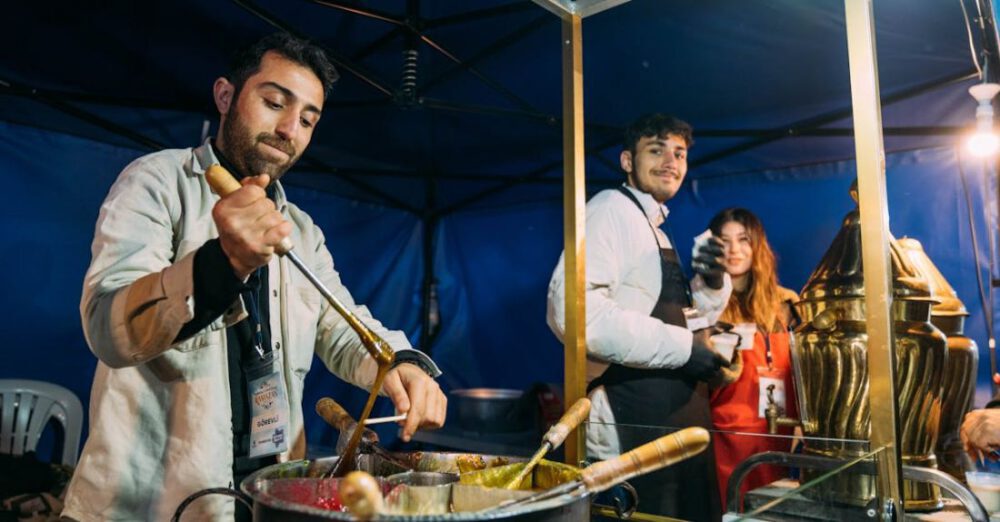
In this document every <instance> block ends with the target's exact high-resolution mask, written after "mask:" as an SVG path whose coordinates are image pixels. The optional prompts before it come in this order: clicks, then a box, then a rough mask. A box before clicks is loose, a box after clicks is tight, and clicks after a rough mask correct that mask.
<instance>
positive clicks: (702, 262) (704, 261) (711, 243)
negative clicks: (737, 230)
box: [691, 236, 726, 290]
mask: <svg viewBox="0 0 1000 522" xmlns="http://www.w3.org/2000/svg"><path fill="white" fill-rule="evenodd" d="M723 256H724V251H723V248H722V241H719V238H717V237H715V236H708V237H707V238H705V239H704V240H698V241H695V244H694V249H693V250H692V252H691V269H692V270H694V271H695V273H698V274H701V278H702V279H704V280H705V284H706V285H708V287H709V288H711V289H713V290H718V289H720V288H722V284H723V277H724V274H725V273H726V268H725V266H723V264H722V263H723V260H724V257H723Z"/></svg>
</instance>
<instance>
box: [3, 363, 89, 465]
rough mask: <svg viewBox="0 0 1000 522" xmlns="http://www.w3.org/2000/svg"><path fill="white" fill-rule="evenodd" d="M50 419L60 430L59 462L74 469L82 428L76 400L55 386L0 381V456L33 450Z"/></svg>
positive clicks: (64, 389) (79, 407) (25, 381)
mask: <svg viewBox="0 0 1000 522" xmlns="http://www.w3.org/2000/svg"><path fill="white" fill-rule="evenodd" d="M51 418H55V419H56V420H58V421H59V423H60V424H62V428H63V441H62V443H63V448H62V463H63V464H65V465H67V466H75V465H76V459H77V456H78V454H79V451H80V450H79V448H80V434H81V432H82V429H83V405H82V404H80V399H77V398H76V395H74V394H73V392H71V391H69V390H67V389H66V388H63V387H62V386H59V385H57V384H52V383H48V382H42V381H29V380H21V379H0V453H6V454H9V455H23V454H24V453H25V452H28V451H34V450H35V447H36V446H37V445H38V439H39V438H41V436H42V431H43V430H44V429H45V426H46V425H47V424H48V423H49V419H51Z"/></svg>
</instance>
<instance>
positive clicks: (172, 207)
mask: <svg viewBox="0 0 1000 522" xmlns="http://www.w3.org/2000/svg"><path fill="white" fill-rule="evenodd" d="M336 78H337V73H336V71H335V70H334V68H333V66H332V65H331V64H330V62H329V61H328V60H327V58H326V56H325V55H324V53H323V51H322V50H321V49H319V48H318V47H316V46H314V45H312V44H310V43H308V42H305V41H303V40H300V39H298V38H295V37H293V36H290V35H288V34H276V35H271V36H269V37H266V38H264V39H262V40H261V41H259V42H258V43H257V44H255V45H254V46H252V47H250V48H248V49H246V50H244V51H242V52H241V53H240V54H238V55H237V56H236V59H235V60H234V62H233V65H232V67H231V69H230V71H229V73H227V74H226V76H224V77H221V78H218V79H217V80H216V81H215V84H214V87H213V95H214V100H215V104H216V107H217V108H218V110H219V113H220V115H221V116H220V129H219V132H218V135H217V136H216V137H215V138H213V139H210V140H207V141H206V142H205V143H203V144H202V145H201V146H199V147H196V148H189V149H176V150H165V151H160V152H156V153H154V154H150V155H147V156H144V157H142V158H139V159H138V160H136V161H134V162H133V163H132V164H131V165H129V166H128V167H126V169H125V170H124V171H123V172H122V173H121V175H120V176H119V177H118V180H117V181H116V182H115V184H114V185H113V186H112V187H111V190H110V192H109V194H108V196H107V198H106V199H105V201H104V204H103V205H102V207H101V212H100V217H99V218H98V222H97V226H96V231H95V235H94V242H93V246H92V254H93V258H92V261H91V265H90V268H89V270H88V271H87V275H86V278H85V281H84V288H83V297H82V299H81V303H80V312H81V315H82V318H83V327H84V333H85V335H86V338H87V342H88V344H89V345H90V348H91V350H92V351H93V352H94V354H95V355H97V357H98V359H99V360H100V361H99V363H98V366H97V372H96V374H95V376H94V385H93V389H92V395H91V404H90V414H91V425H90V436H89V438H88V440H87V442H86V445H85V447H84V450H83V454H82V456H81V457H80V461H79V466H78V467H77V469H76V473H75V474H74V476H73V480H72V482H71V484H70V486H69V490H68V494H67V498H66V507H65V510H64V512H63V515H64V516H66V517H69V518H72V519H76V520H81V521H90V520H129V521H135V520H169V519H170V518H171V516H172V515H173V513H174V511H175V509H176V508H177V507H178V505H179V504H180V503H181V502H182V501H183V500H184V499H185V498H186V497H188V496H189V495H192V494H193V493H195V492H198V491H200V490H203V489H206V488H214V487H226V486H230V487H232V486H235V487H238V485H239V481H240V480H241V479H242V478H243V477H245V476H247V475H248V474H250V473H252V472H253V471H255V470H257V469H260V468H262V467H264V466H267V465H269V464H271V463H274V462H277V461H286V460H292V459H300V458H303V457H304V455H305V447H306V446H305V434H304V431H303V414H302V405H301V402H302V386H303V381H304V379H305V376H306V373H307V371H308V370H309V367H310V366H311V364H312V359H313V354H316V355H317V356H319V358H320V359H321V360H322V361H323V363H324V364H325V365H326V366H327V368H329V369H330V370H331V371H332V372H334V373H335V374H337V375H338V376H340V377H341V378H343V379H344V380H346V381H348V382H351V383H354V384H356V385H358V386H361V387H369V386H371V385H372V384H373V380H374V377H375V370H376V364H375V362H374V360H373V359H372V358H371V357H370V356H369V355H368V353H367V351H366V350H365V348H364V347H363V345H362V343H361V341H360V339H359V338H358V336H357V335H356V334H355V333H354V331H353V330H351V328H350V327H349V325H348V324H347V322H346V321H344V320H343V319H342V318H341V317H340V316H339V315H338V314H337V313H336V311H334V310H333V309H332V308H331V307H330V305H329V304H328V303H327V302H326V301H325V300H324V299H323V298H322V297H321V295H320V293H319V292H318V291H317V290H316V288H315V287H313V286H312V285H311V283H310V282H309V281H308V280H307V279H306V278H305V276H303V274H301V273H300V272H299V271H297V270H296V269H295V268H294V267H293V266H291V264H290V263H289V262H288V261H287V260H286V259H283V258H279V257H278V256H275V255H274V253H275V247H276V246H277V245H278V244H279V243H280V242H281V241H282V240H283V239H284V238H291V240H292V243H293V244H294V245H295V251H296V252H297V253H298V255H299V256H300V257H301V258H302V259H303V261H304V262H305V264H306V265H308V267H309V268H310V269H311V270H312V271H313V272H314V273H316V274H317V276H318V277H319V279H320V280H322V281H323V282H324V283H325V285H326V286H327V287H328V288H330V289H331V291H332V292H333V293H334V294H335V295H336V296H337V297H338V298H339V299H340V301H342V302H343V303H344V304H345V306H347V307H348V308H349V309H351V310H352V311H353V312H354V313H355V314H356V315H357V316H358V317H359V318H360V319H361V321H362V322H364V323H365V324H366V325H368V326H369V327H370V328H371V329H372V330H373V331H375V333H377V334H378V335H380V336H381V337H383V338H384V339H385V340H386V341H387V342H388V343H389V344H390V345H391V346H392V347H393V348H394V349H395V351H396V357H395V361H396V362H395V366H394V367H393V368H392V369H391V371H389V373H388V374H387V376H386V378H385V381H384V384H383V386H382V390H381V391H382V392H383V393H385V394H386V395H388V396H389V398H390V399H391V400H392V401H393V403H394V405H395V407H396V409H397V410H399V411H400V412H406V413H407V414H408V416H407V419H406V420H405V422H404V423H403V424H402V430H403V435H402V437H403V439H404V440H408V439H409V438H410V437H411V436H412V435H413V433H414V431H415V430H416V429H418V428H421V427H439V426H441V425H442V424H443V422H444V418H445V408H446V398H445V396H444V394H442V393H441V390H440V388H439V387H438V385H437V383H436V382H435V381H434V377H436V376H438V375H439V374H440V371H439V370H438V369H437V367H436V366H435V365H434V363H433V362H432V361H431V360H430V359H429V358H427V357H426V356H425V355H423V354H422V353H420V352H418V351H416V350H413V349H412V348H411V347H410V345H409V343H408V342H407V340H406V337H405V335H404V334H403V333H402V332H399V331H389V330H388V329H386V328H385V327H384V326H382V325H381V324H380V323H379V322H378V321H376V320H375V319H374V318H372V316H371V314H370V313H369V312H368V310H367V309H366V308H365V307H363V306H360V305H357V304H355V303H354V301H353V299H352V298H351V295H350V294H349V293H348V291H347V289H346V288H345V287H344V286H343V284H342V283H341V282H340V278H339V276H338V274H337V272H336V271H335V270H334V268H333V260H332V258H331V256H330V253H329V251H328V250H327V248H326V246H325V241H324V238H323V233H322V232H321V231H320V229H319V228H317V227H316V226H315V225H314V224H313V222H312V220H311V219H310V218H309V216H308V215H307V214H306V213H305V212H303V211H302V210H300V209H299V208H298V207H296V206H295V205H294V204H292V203H290V202H288V201H287V200H286V198H285V193H284V190H283V189H282V186H281V184H280V183H279V181H278V180H279V179H280V178H281V176H282V175H283V174H284V173H285V172H286V171H287V170H288V169H289V168H290V167H291V166H292V165H294V164H295V162H296V161H297V160H298V159H299V158H300V157H301V156H302V154H303V152H304V151H305V150H306V148H307V147H308V145H309V142H310V140H311V138H312V134H313V131H314V129H315V127H316V124H317V123H318V122H319V119H320V115H321V114H322V108H323V104H324V102H325V101H326V98H327V95H328V93H329V91H330V88H331V87H332V84H333V82H334V81H335V80H336ZM217 163H218V164H221V165H223V166H224V167H226V168H227V169H228V170H229V171H230V172H232V173H233V174H234V175H235V176H236V177H238V178H240V179H241V183H242V187H241V188H240V189H239V190H237V191H235V192H233V193H232V194H229V195H228V196H226V197H223V198H221V199H220V198H219V197H218V196H217V195H215V194H214V193H213V192H212V191H211V189H210V188H209V185H208V183H207V182H206V180H205V170H206V169H207V168H208V167H209V166H211V165H213V164H217ZM241 509H242V508H241ZM184 515H185V520H232V519H233V517H234V503H233V501H232V499H231V498H229V497H221V496H206V497H202V498H200V499H198V500H197V501H195V502H194V503H193V504H191V505H190V507H189V508H187V510H186V511H185V513H184ZM236 515H237V518H246V517H247V514H246V513H242V512H240V513H237V514H236Z"/></svg>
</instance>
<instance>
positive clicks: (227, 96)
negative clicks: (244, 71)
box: [212, 77, 236, 115]
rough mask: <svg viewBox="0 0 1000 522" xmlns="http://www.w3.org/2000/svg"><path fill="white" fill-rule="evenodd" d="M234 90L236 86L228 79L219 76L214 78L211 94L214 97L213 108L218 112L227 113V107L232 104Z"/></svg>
mask: <svg viewBox="0 0 1000 522" xmlns="http://www.w3.org/2000/svg"><path fill="white" fill-rule="evenodd" d="M235 92H236V86H235V85H233V84H232V83H230V82H229V80H227V79H225V78H222V77H219V78H217V79H216V80H215V84H214V85H212V96H213V97H214V98H215V108H216V109H218V110H219V114H222V115H225V114H228V113H229V108H230V107H232V104H233V101H234V100H233V94H234V93H235Z"/></svg>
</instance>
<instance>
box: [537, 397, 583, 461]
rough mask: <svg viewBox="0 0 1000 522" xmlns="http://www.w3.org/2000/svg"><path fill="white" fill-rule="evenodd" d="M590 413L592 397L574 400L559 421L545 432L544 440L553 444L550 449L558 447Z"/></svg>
mask: <svg viewBox="0 0 1000 522" xmlns="http://www.w3.org/2000/svg"><path fill="white" fill-rule="evenodd" d="M588 415H590V399H588V398H586V397H584V398H582V399H580V400H578V401H576V402H574V403H573V406H571V407H570V408H569V410H567V411H566V413H564V414H563V416H562V417H560V418H559V422H557V423H555V425H554V426H552V427H551V428H549V431H547V432H545V436H544V437H542V440H543V441H545V442H548V443H549V444H550V445H551V446H552V447H551V448H549V450H550V451H551V450H553V449H556V448H558V447H559V446H560V445H561V444H562V443H563V441H564V440H566V437H567V436H569V432H571V431H573V430H574V429H576V427H577V426H579V425H580V423H581V422H583V421H584V420H585V419H586V418H587V416H588Z"/></svg>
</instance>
